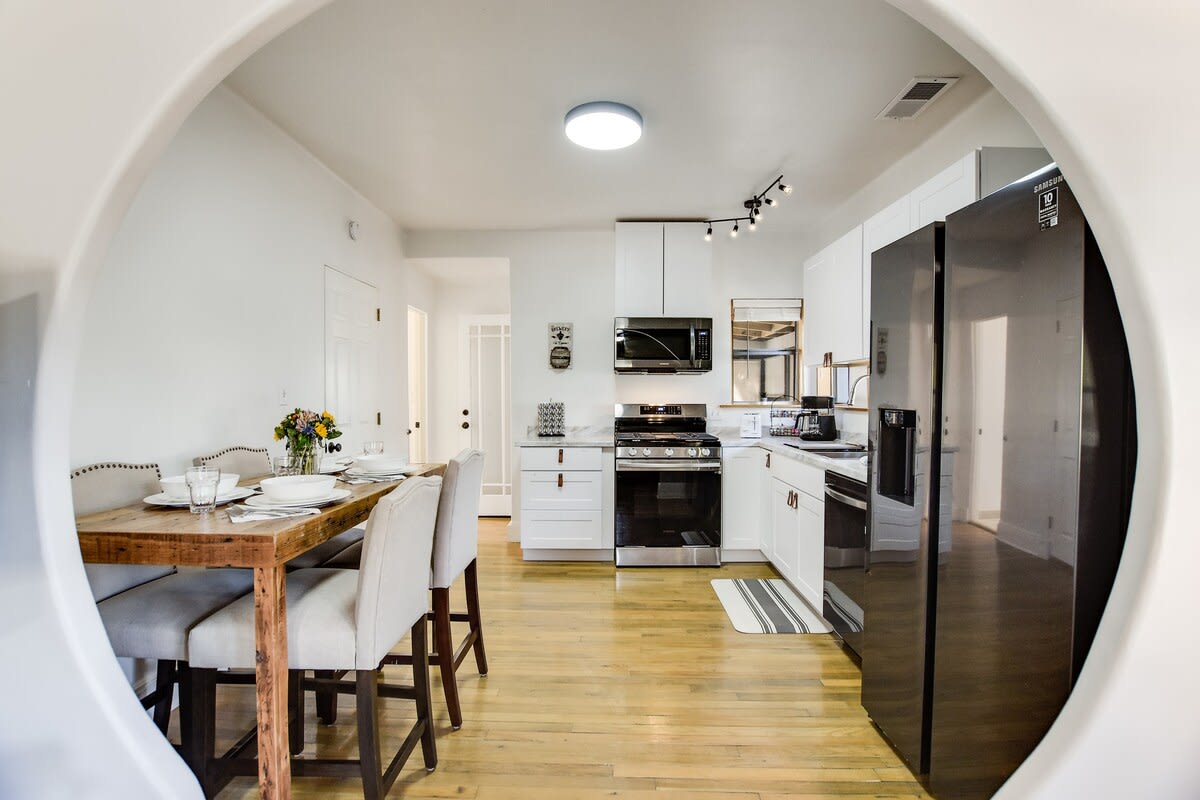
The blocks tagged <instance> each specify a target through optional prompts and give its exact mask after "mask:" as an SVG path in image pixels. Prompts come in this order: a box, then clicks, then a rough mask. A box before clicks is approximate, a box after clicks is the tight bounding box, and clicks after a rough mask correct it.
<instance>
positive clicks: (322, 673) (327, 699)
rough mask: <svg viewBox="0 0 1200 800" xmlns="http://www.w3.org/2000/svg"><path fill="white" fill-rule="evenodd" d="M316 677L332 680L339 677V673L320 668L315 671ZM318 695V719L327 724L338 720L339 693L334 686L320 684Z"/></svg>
mask: <svg viewBox="0 0 1200 800" xmlns="http://www.w3.org/2000/svg"><path fill="white" fill-rule="evenodd" d="M314 674H315V675H316V677H318V678H322V679H328V680H332V679H334V678H335V677H337V673H336V672H334V671H333V670H329V669H319V670H317V671H316V672H315V673H314ZM316 695H317V719H319V720H321V722H324V723H325V724H326V725H332V724H333V723H335V722H337V713H338V707H337V703H338V693H337V689H336V688H335V687H333V686H319V687H318V688H317V691H316Z"/></svg>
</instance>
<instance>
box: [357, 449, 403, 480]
mask: <svg viewBox="0 0 1200 800" xmlns="http://www.w3.org/2000/svg"><path fill="white" fill-rule="evenodd" d="M407 467H408V460H407V459H405V458H404V457H403V456H388V455H383V454H380V455H366V456H355V458H354V466H352V467H350V468H349V469H347V470H346V475H347V476H349V477H352V478H377V479H381V480H382V479H389V478H390V479H395V478H403V477H404V474H405V469H406V468H407Z"/></svg>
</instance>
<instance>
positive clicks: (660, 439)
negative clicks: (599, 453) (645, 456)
mask: <svg viewBox="0 0 1200 800" xmlns="http://www.w3.org/2000/svg"><path fill="white" fill-rule="evenodd" d="M616 440H617V441H618V442H621V443H623V444H625V443H634V442H638V443H640V442H647V443H649V444H662V443H664V442H700V443H704V444H712V443H713V442H717V441H719V439H717V437H716V436H714V435H713V434H711V433H667V432H663V431H659V432H655V433H646V432H644V431H630V432H618V433H617V434H616Z"/></svg>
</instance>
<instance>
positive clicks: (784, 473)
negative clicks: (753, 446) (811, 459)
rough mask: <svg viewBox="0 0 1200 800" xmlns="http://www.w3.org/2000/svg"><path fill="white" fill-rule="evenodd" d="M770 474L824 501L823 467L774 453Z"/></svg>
mask: <svg viewBox="0 0 1200 800" xmlns="http://www.w3.org/2000/svg"><path fill="white" fill-rule="evenodd" d="M771 474H772V475H774V477H776V478H778V479H779V480H781V481H783V482H784V483H787V484H791V485H792V486H793V487H795V488H797V489H799V490H800V491H802V492H804V493H805V494H808V495H811V496H813V497H815V498H816V499H817V500H820V501H821V502H824V501H825V470H824V469H822V468H820V467H814V466H812V465H811V464H806V463H804V462H803V461H798V460H796V459H793V458H788V457H787V456H781V455H780V454H778V453H774V454H772V456H771Z"/></svg>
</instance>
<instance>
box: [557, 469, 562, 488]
mask: <svg viewBox="0 0 1200 800" xmlns="http://www.w3.org/2000/svg"><path fill="white" fill-rule="evenodd" d="M558 488H560V489H561V488H562V473H561V472H560V473H558Z"/></svg>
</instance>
